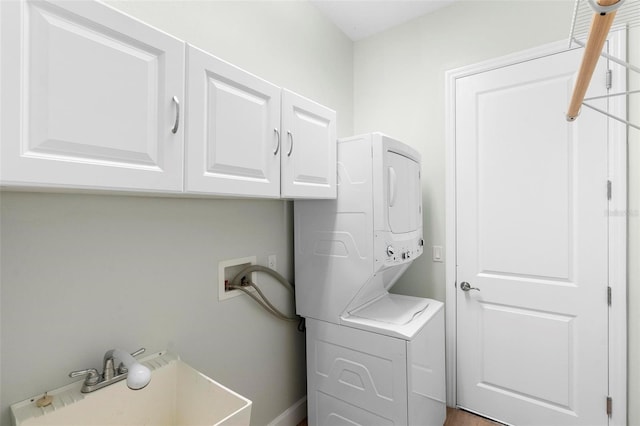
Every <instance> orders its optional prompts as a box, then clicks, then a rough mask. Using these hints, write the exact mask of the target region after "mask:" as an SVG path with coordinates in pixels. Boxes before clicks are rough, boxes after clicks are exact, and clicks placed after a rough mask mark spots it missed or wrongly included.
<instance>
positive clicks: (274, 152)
mask: <svg viewBox="0 0 640 426" xmlns="http://www.w3.org/2000/svg"><path fill="white" fill-rule="evenodd" d="M273 131H274V132H275V134H276V136H278V145H276V150H275V151H273V155H277V154H278V151H280V130H278V129H277V128H275V129H273Z"/></svg>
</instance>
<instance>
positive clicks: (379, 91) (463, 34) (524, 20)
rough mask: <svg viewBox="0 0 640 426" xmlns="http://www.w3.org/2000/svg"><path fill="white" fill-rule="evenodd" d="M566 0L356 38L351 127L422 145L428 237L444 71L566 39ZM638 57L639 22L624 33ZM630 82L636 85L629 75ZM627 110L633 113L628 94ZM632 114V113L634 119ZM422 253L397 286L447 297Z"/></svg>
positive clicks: (474, 8)
mask: <svg viewBox="0 0 640 426" xmlns="http://www.w3.org/2000/svg"><path fill="white" fill-rule="evenodd" d="M573 5H574V2H573V1H561V0H557V1H483V0H480V1H461V2H457V3H455V4H453V5H452V6H450V7H447V8H445V9H442V10H439V11H437V12H435V13H433V14H429V15H426V16H424V17H422V18H419V19H416V20H413V21H411V22H408V23H406V24H404V25H402V26H399V27H396V28H394V29H391V30H389V31H386V32H384V33H382V34H379V35H376V36H373V37H370V38H367V39H365V40H362V41H359V42H356V43H355V49H354V88H355V89H354V112H355V114H354V131H355V132H356V133H358V132H364V131H367V130H368V129H371V128H376V129H377V130H380V131H383V132H385V133H388V134H390V135H393V136H394V137H396V138H399V139H401V140H403V141H406V142H407V143H409V144H411V145H412V146H413V147H414V148H416V149H418V150H419V151H420V152H421V153H422V159H423V166H422V168H423V170H422V171H423V174H422V176H423V179H422V180H423V198H424V200H423V202H424V206H425V208H424V212H425V216H424V226H425V240H426V241H425V246H426V247H427V248H430V246H432V245H441V246H444V245H445V188H444V186H445V183H444V182H445V122H444V118H445V109H444V105H445V93H444V81H445V72H446V71H448V70H451V69H455V68H459V67H462V66H465V65H469V64H474V63H477V62H481V61H484V60H488V59H492V58H496V57H499V56H503V55H507V54H510V53H513V52H518V51H521V50H525V49H528V48H533V47H536V46H539V45H542V44H545V43H550V42H554V41H558V40H564V39H566V38H567V36H568V34H569V24H570V22H571V14H572V7H573ZM629 55H630V57H629V61H630V62H631V63H634V64H636V65H637V64H639V63H640V57H639V56H640V28H635V29H634V30H633V31H632V32H631V33H630V35H629ZM631 87H634V88H635V89H638V88H640V82H639V81H638V79H636V81H635V83H634V85H631V86H630V88H631ZM631 99H633V100H634V102H635V103H633V104H632V105H631V109H630V111H629V116H630V117H640V112H639V111H640V110H639V109H638V108H639V107H640V99H638V98H637V97H636V98H634V97H633V96H631ZM636 121H637V119H636ZM629 136H630V138H629V139H630V141H629V188H628V189H629V212H630V214H629V216H628V222H629V230H628V244H629V254H628V258H629V262H628V263H629V275H628V288H629V293H628V304H629V321H628V324H629V353H628V357H629V395H628V401H629V402H630V403H629V424H630V425H634V426H637V425H640V406H638V404H637V403H634V402H637V401H640V362H638V360H640V337H639V336H640V325H639V324H640V262H638V259H640V217H639V216H640V215H638V211H639V210H640V200H639V197H640V132H638V131H635V130H630V135H629ZM426 254H427V255H426V256H422V257H421V258H419V259H418V260H417V261H416V262H415V263H414V264H413V265H412V266H411V268H410V269H409V270H408V271H407V273H406V274H405V275H404V276H403V277H402V278H401V279H400V282H399V283H398V284H397V285H396V287H394V291H396V292H399V293H405V294H412V295H416V296H425V297H434V298H436V299H439V300H444V298H445V288H444V279H445V271H444V263H434V262H432V260H431V256H430V252H429V251H428V250H427V252H426Z"/></svg>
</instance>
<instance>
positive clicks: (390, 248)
mask: <svg viewBox="0 0 640 426" xmlns="http://www.w3.org/2000/svg"><path fill="white" fill-rule="evenodd" d="M395 253H396V251H395V249H394V248H393V246H387V256H389V257H392V256H393V255H394V254H395Z"/></svg>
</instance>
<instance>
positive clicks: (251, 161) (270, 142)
mask: <svg viewBox="0 0 640 426" xmlns="http://www.w3.org/2000/svg"><path fill="white" fill-rule="evenodd" d="M187 61H188V62H187V68H188V71H187V76H188V77H187V94H188V107H187V111H188V117H187V128H188V130H187V137H186V143H187V148H186V152H187V154H186V160H187V165H186V175H185V176H186V185H185V190H186V191H187V192H195V193H207V194H218V195H239V196H252V197H265V198H278V197H280V88H279V87H277V86H274V85H273V84H271V83H269V82H267V81H265V80H262V79H261V78H259V77H256V76H254V75H252V74H249V73H248V72H246V71H243V70H241V69H240V68H237V67H235V66H233V65H231V64H229V63H227V62H224V61H222V60H220V59H218V58H216V57H215V56H212V55H210V54H209V53H207V52H203V51H202V50H199V49H197V48H195V47H193V46H188V50H187Z"/></svg>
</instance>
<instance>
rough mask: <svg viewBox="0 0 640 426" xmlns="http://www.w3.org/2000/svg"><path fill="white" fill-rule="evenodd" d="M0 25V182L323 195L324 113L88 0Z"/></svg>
mask: <svg viewBox="0 0 640 426" xmlns="http://www.w3.org/2000/svg"><path fill="white" fill-rule="evenodd" d="M0 24H1V25H0V52H1V53H0V92H1V93H2V96H1V97H0V124H1V125H0V142H1V143H0V145H1V147H0V154H1V160H0V184H1V185H2V186H3V187H18V188H20V187H38V188H78V189H85V190H105V189H106V190H120V191H140V192H162V193H190V194H206V195H216V196H240V197H259V198H335V197H336V194H337V193H336V123H335V121H336V114H335V112H334V111H332V110H330V109H328V108H326V107H323V106H322V105H319V104H317V103H315V102H313V101H310V100H308V99H306V98H303V97H301V96H299V95H296V94H295V93H293V92H290V91H288V90H283V89H281V88H280V87H278V86H275V85H273V84H271V83H269V82H267V81H265V80H263V79H261V78H259V77H256V76H254V75H252V74H250V73H248V72H246V71H243V70H242V69H240V68H237V67H235V66H233V65H231V64H229V63H227V62H224V61H222V60H220V59H218V58H216V57H215V56H213V55H211V54H209V53H207V52H204V51H202V50H199V49H197V48H195V47H192V46H187V45H186V43H184V42H183V41H180V40H178V39H176V38H174V37H172V36H170V35H168V34H166V33H163V32H162V31H159V30H157V29H155V28H153V27H151V26H148V25H146V24H144V23H143V22H141V21H139V20H137V19H134V18H132V17H130V16H128V15H126V14H124V13H122V12H119V11H117V10H115V9H113V8H111V7H110V6H107V5H105V4H103V3H100V2H97V1H88V0H87V1H66V0H40V1H37V0H21V1H3V0H0ZM185 55H186V58H185ZM185 91H186V99H185Z"/></svg>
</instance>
